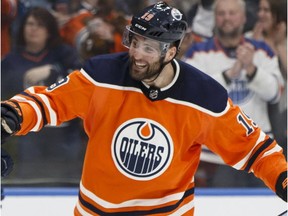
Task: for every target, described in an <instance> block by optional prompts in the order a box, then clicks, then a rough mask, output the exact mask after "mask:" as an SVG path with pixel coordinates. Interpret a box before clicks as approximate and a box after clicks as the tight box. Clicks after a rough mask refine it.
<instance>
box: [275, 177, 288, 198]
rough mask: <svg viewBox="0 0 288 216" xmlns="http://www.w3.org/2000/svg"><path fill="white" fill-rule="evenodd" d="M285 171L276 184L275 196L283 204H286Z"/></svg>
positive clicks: (286, 180)
mask: <svg viewBox="0 0 288 216" xmlns="http://www.w3.org/2000/svg"><path fill="white" fill-rule="evenodd" d="M287 183H288V179H287V171H285V172H282V173H281V174H280V175H279V177H278V179H277V182H276V186H275V189H276V194H277V195H278V196H279V197H280V198H281V199H282V200H284V201H285V202H287Z"/></svg>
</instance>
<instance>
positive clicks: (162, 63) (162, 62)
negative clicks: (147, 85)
mask: <svg viewBox="0 0 288 216" xmlns="http://www.w3.org/2000/svg"><path fill="white" fill-rule="evenodd" d="M164 58H165V56H163V57H161V59H160V61H161V66H160V68H159V70H158V73H157V75H156V77H155V78H154V79H153V80H151V81H149V82H154V81H155V80H156V79H157V78H158V77H159V75H160V74H161V72H162V71H163V69H164V67H165V66H166V65H168V64H169V63H171V62H172V61H173V58H172V59H171V60H169V61H167V62H164Z"/></svg>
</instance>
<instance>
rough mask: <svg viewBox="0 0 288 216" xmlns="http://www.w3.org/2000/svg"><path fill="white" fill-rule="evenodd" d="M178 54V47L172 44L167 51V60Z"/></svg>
mask: <svg viewBox="0 0 288 216" xmlns="http://www.w3.org/2000/svg"><path fill="white" fill-rule="evenodd" d="M176 54H177V48H176V47H175V46H172V47H170V48H169V49H168V51H167V53H166V59H165V60H166V61H171V60H172V59H173V58H174V57H175V56H176Z"/></svg>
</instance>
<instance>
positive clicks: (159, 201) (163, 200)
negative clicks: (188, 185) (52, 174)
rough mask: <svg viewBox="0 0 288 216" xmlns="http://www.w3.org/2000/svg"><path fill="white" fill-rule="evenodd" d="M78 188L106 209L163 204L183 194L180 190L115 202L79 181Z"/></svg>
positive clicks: (177, 198)
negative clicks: (164, 194)
mask: <svg viewBox="0 0 288 216" xmlns="http://www.w3.org/2000/svg"><path fill="white" fill-rule="evenodd" d="M80 190H81V192H82V193H83V194H84V195H85V196H87V197H89V198H90V199H91V200H93V201H94V202H95V203H97V204H98V205H100V206H102V207H103V208H107V209H109V208H110V209H117V208H124V207H133V206H158V205H161V204H165V203H168V202H171V201H178V200H180V199H181V198H182V197H183V195H184V192H180V193H176V194H172V195H168V196H166V197H162V198H159V199H134V200H128V201H125V202H122V203H118V204H116V203H111V202H107V201H105V200H103V199H101V198H100V197H98V196H96V195H95V194H93V193H92V192H90V191H88V190H87V189H86V188H85V187H84V186H83V184H82V182H81V183H80Z"/></svg>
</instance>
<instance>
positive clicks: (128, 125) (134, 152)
mask: <svg viewBox="0 0 288 216" xmlns="http://www.w3.org/2000/svg"><path fill="white" fill-rule="evenodd" d="M111 150H112V157H113V160H114V163H115V165H116V167H117V169H118V170H119V171H120V172H121V173H122V174H123V175H125V176H127V177H129V178H131V179H135V180H140V181H146V180H151V179H154V178H156V177H158V176H160V175H161V174H162V173H163V172H164V171H165V170H166V169H167V168H168V167H169V165H170V162H171V160H172V157H173V143H172V139H171V137H170V135H169V133H168V132H167V130H166V129H165V128H164V127H163V126H162V125H160V124H159V123H157V122H155V121H152V120H150V119H143V118H137V119H132V120H129V121H127V122H124V123H123V124H122V125H120V126H119V127H118V129H117V130H116V132H115V134H114V137H113V141H112V148H111Z"/></svg>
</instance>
